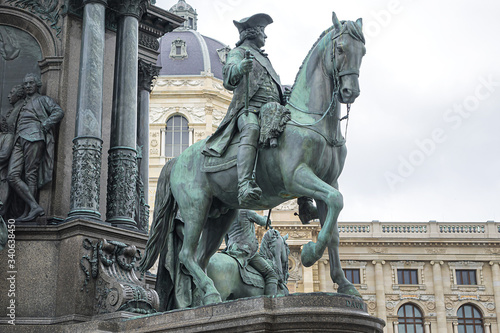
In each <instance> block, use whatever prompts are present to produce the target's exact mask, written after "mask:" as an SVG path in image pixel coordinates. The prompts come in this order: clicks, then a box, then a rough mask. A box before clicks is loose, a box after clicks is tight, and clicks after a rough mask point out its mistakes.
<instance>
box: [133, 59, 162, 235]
mask: <svg viewBox="0 0 500 333" xmlns="http://www.w3.org/2000/svg"><path fill="white" fill-rule="evenodd" d="M159 72H160V67H157V66H154V65H153V64H150V63H147V62H145V61H143V60H139V99H138V103H137V147H138V149H140V151H141V158H140V159H138V163H139V165H138V168H139V179H138V188H139V192H140V193H138V195H139V198H138V214H137V216H136V221H137V224H138V228H139V230H141V231H144V232H147V231H148V223H149V205H148V189H149V186H148V185H149V94H150V93H151V90H152V84H153V79H154V78H155V77H156V76H158V74H159Z"/></svg>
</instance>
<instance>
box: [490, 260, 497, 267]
mask: <svg viewBox="0 0 500 333" xmlns="http://www.w3.org/2000/svg"><path fill="white" fill-rule="evenodd" d="M489 264H490V266H498V265H500V261H490V262H489Z"/></svg>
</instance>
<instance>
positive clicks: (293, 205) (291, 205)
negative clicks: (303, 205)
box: [274, 200, 299, 211]
mask: <svg viewBox="0 0 500 333" xmlns="http://www.w3.org/2000/svg"><path fill="white" fill-rule="evenodd" d="M274 210H285V211H287V210H288V211H290V210H291V211H298V210H299V205H298V204H297V200H289V201H287V202H284V203H282V204H281V205H279V206H277V207H275V208H274Z"/></svg>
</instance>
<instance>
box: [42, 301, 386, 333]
mask: <svg viewBox="0 0 500 333" xmlns="http://www.w3.org/2000/svg"><path fill="white" fill-rule="evenodd" d="M95 319H96V320H94V321H91V322H88V323H81V324H73V325H67V326H65V327H64V328H63V327H61V325H52V326H45V327H41V326H39V327H37V329H38V330H37V332H40V333H45V332H56V333H57V332H63V330H64V329H66V332H70V331H71V332H96V331H99V332H103V331H106V332H169V333H180V332H182V333H189V332H342V333H382V332H383V328H384V326H385V323H384V321H383V320H381V319H379V318H375V317H373V316H370V315H369V314H368V313H367V312H366V304H365V303H364V302H363V301H362V300H361V299H359V298H356V297H353V296H345V295H339V294H326V293H310V294H294V295H290V296H284V297H276V298H270V297H266V296H261V297H254V298H246V299H241V300H237V301H231V302H225V303H219V304H214V305H208V306H202V307H198V308H194V309H187V310H180V311H172V312H166V313H159V314H156V315H149V316H143V317H140V318H135V319H129V320H122V321H114V322H113V321H110V320H103V319H99V318H95Z"/></svg>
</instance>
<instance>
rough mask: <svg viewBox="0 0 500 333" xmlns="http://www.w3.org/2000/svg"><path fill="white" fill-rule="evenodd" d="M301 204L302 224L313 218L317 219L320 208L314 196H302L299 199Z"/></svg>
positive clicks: (309, 221)
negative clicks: (317, 206)
mask: <svg viewBox="0 0 500 333" xmlns="http://www.w3.org/2000/svg"><path fill="white" fill-rule="evenodd" d="M297 204H298V205H299V219H300V222H302V224H309V223H311V220H314V219H317V218H318V217H319V216H318V209H317V208H316V206H315V205H314V203H313V199H312V198H308V197H300V198H298V199H297Z"/></svg>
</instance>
